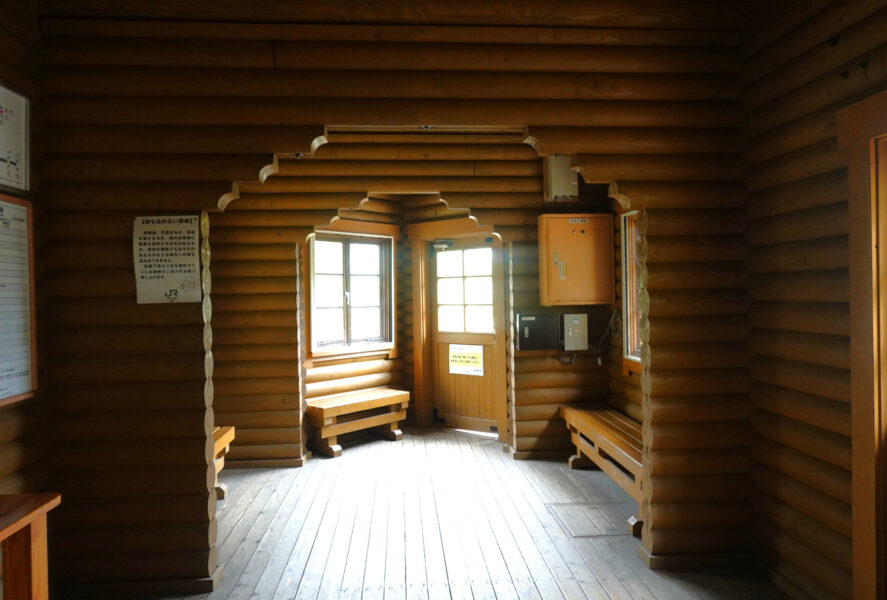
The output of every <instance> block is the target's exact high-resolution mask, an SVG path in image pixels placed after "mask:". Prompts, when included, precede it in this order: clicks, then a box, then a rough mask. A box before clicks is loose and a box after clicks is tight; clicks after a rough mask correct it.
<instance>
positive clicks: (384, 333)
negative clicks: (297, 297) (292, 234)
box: [308, 231, 394, 356]
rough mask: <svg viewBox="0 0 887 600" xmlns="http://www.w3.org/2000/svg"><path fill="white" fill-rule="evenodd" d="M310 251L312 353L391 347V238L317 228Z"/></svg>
mask: <svg viewBox="0 0 887 600" xmlns="http://www.w3.org/2000/svg"><path fill="white" fill-rule="evenodd" d="M309 255H310V284H309V286H308V287H309V294H310V298H311V301H310V302H311V304H310V305H311V310H310V318H309V321H310V338H311V354H312V356H330V355H341V354H356V353H366V352H374V351H384V350H389V349H391V348H393V347H394V240H393V238H392V237H390V236H380V235H368V234H358V233H342V232H333V231H318V232H317V233H315V234H314V235H313V237H312V238H311V240H310V244H309Z"/></svg>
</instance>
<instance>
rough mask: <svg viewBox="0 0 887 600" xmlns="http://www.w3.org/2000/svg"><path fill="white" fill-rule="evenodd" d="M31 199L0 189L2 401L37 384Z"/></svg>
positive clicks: (27, 395)
mask: <svg viewBox="0 0 887 600" xmlns="http://www.w3.org/2000/svg"><path fill="white" fill-rule="evenodd" d="M33 231H34V228H33V216H32V211H31V203H30V202H28V201H26V200H21V199H19V198H15V197H13V196H8V195H6V194H0V406H4V405H6V404H11V403H13V402H18V401H20V400H25V399H27V398H30V397H31V396H33V395H34V391H35V390H36V388H37V351H36V340H37V336H36V330H35V322H36V300H35V295H34V245H33V244H34V242H33V237H34V235H33Z"/></svg>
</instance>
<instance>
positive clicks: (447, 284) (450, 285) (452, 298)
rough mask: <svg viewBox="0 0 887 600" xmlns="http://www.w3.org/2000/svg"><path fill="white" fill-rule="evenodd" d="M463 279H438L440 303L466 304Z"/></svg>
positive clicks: (438, 298) (438, 299)
mask: <svg viewBox="0 0 887 600" xmlns="http://www.w3.org/2000/svg"><path fill="white" fill-rule="evenodd" d="M464 302H465V300H464V299H463V295H462V279H461V278H459V277H456V278H450V279H438V280H437V303H438V304H464Z"/></svg>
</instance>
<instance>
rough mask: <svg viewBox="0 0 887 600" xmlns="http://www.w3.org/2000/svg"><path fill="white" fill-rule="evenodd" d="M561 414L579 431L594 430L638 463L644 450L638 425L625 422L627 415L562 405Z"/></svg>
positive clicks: (609, 410)
mask: <svg viewBox="0 0 887 600" xmlns="http://www.w3.org/2000/svg"><path fill="white" fill-rule="evenodd" d="M561 415H562V416H563V417H564V420H566V421H567V423H572V424H573V425H574V426H575V427H576V428H577V429H578V430H580V431H583V432H584V431H588V430H591V431H594V432H597V433H598V434H599V435H601V436H602V437H604V438H607V439H608V440H609V441H610V442H611V443H612V444H613V445H614V446H616V447H617V448H619V449H620V450H622V451H623V452H625V453H626V454H627V455H628V456H629V457H631V458H632V459H634V460H635V461H636V462H638V463H639V464H640V463H641V455H642V454H643V450H644V443H643V441H642V439H641V431H640V426H639V425H637V424H636V423H635V422H631V423H626V422H625V421H626V420H627V417H625V416H624V415H622V414H621V413H619V412H617V411H615V410H613V409H607V408H593V409H578V408H573V407H568V406H564V407H562V408H561Z"/></svg>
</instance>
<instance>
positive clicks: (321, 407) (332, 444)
mask: <svg viewBox="0 0 887 600" xmlns="http://www.w3.org/2000/svg"><path fill="white" fill-rule="evenodd" d="M409 403H410V393H409V392H404V391H402V390H389V389H373V390H361V391H359V392H348V393H345V394H335V395H331V396H322V397H320V398H311V399H310V400H308V417H309V419H310V420H311V424H312V425H313V427H314V433H313V435H314V443H313V446H314V448H315V449H316V450H319V451H321V452H323V453H324V454H327V455H329V456H333V457H335V456H340V455H341V454H342V447H341V446H340V445H339V441H338V436H340V435H343V434H346V433H351V432H353V431H360V430H362V429H370V428H371V427H379V428H380V431H381V433H382V435H383V437H385V438H386V439H389V440H399V439H402V438H403V433H401V431H400V429H399V428H398V427H399V425H398V424H399V422H400V421H403V420H404V419H406V416H407V406H408V405H409Z"/></svg>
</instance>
